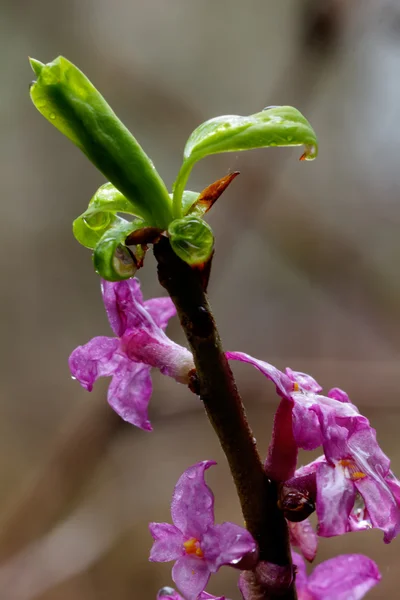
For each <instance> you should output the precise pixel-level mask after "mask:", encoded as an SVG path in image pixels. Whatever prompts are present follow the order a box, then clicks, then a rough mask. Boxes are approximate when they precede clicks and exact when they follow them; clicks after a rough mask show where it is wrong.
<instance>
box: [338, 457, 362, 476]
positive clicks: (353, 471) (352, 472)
mask: <svg viewBox="0 0 400 600" xmlns="http://www.w3.org/2000/svg"><path fill="white" fill-rule="evenodd" d="M339 465H340V466H341V467H343V468H344V469H345V470H346V474H347V475H348V477H349V478H350V479H351V480H352V481H357V480H358V479H364V477H366V474H365V473H363V472H362V471H359V470H358V467H357V465H356V464H355V462H354V461H353V460H351V459H350V458H343V459H342V460H339Z"/></svg>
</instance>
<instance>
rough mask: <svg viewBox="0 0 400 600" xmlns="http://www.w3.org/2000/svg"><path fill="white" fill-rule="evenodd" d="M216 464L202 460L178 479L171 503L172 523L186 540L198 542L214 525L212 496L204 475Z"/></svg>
mask: <svg viewBox="0 0 400 600" xmlns="http://www.w3.org/2000/svg"><path fill="white" fill-rule="evenodd" d="M215 464H216V463H215V462H214V461H211V460H204V461H203V462H200V463H197V464H195V465H193V466H192V467H189V469H187V470H186V471H185V472H184V473H183V474H182V475H181V476H180V478H179V480H178V482H177V484H176V486H175V489H174V493H173V496H172V503H171V515H172V521H173V522H174V524H175V525H176V527H178V529H180V530H181V531H182V533H183V534H184V535H185V536H186V537H187V538H191V537H193V538H196V539H198V540H200V538H201V537H202V535H203V533H204V532H205V531H206V530H207V529H208V528H209V527H210V526H211V525H213V524H214V495H213V493H212V491H211V490H210V488H209V487H208V485H207V484H206V482H205V480H204V473H205V471H206V470H207V469H209V468H210V467H211V466H213V465H215Z"/></svg>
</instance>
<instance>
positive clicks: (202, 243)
mask: <svg viewBox="0 0 400 600" xmlns="http://www.w3.org/2000/svg"><path fill="white" fill-rule="evenodd" d="M168 234H169V238H170V242H171V246H172V249H173V250H174V252H175V254H177V255H178V256H179V258H181V259H182V260H184V261H185V262H187V263H188V264H189V265H192V266H195V265H201V264H203V263H205V262H206V261H207V260H208V259H209V258H210V257H211V254H212V251H213V248H214V234H213V232H212V229H211V227H210V226H209V225H208V224H207V223H206V222H205V221H203V219H200V218H198V217H192V216H188V217H184V218H183V219H176V220H175V221H172V223H170V226H169V228H168Z"/></svg>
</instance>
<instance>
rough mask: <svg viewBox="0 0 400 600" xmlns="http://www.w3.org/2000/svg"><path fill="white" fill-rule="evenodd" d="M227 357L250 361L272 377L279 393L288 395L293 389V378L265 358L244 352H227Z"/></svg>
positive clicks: (267, 375) (264, 373) (249, 362)
mask: <svg viewBox="0 0 400 600" xmlns="http://www.w3.org/2000/svg"><path fill="white" fill-rule="evenodd" d="M226 358H227V359H228V360H238V361H240V362H244V363H248V364H250V365H252V366H253V367H255V368H256V369H258V370H259V371H260V372H261V373H262V374H263V375H265V377H267V378H268V379H270V380H271V381H272V382H273V383H274V384H275V385H276V390H277V392H278V394H280V395H281V396H282V395H283V396H286V395H287V394H288V393H289V392H290V391H291V390H293V382H292V381H291V379H290V378H289V377H288V376H287V375H285V373H282V371H279V369H277V368H276V367H273V366H272V365H270V364H269V363H267V362H264V361H263V360H258V359H257V358H253V356H250V355H249V354H245V353H244V352H226Z"/></svg>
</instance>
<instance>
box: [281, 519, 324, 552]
mask: <svg viewBox="0 0 400 600" xmlns="http://www.w3.org/2000/svg"><path fill="white" fill-rule="evenodd" d="M288 526H289V534H290V543H291V545H292V546H296V547H298V548H300V551H301V553H302V555H303V556H304V558H306V559H307V560H308V561H309V562H312V561H313V560H314V558H315V557H316V555H317V548H318V537H317V534H316V533H315V531H314V529H313V527H312V525H311V522H310V520H309V519H305V520H304V521H301V522H300V523H293V522H291V521H288Z"/></svg>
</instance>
